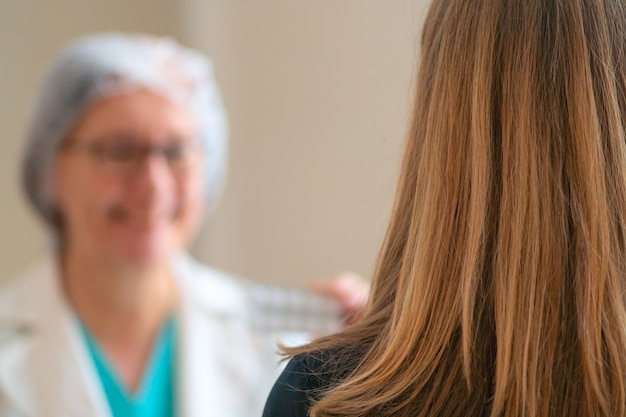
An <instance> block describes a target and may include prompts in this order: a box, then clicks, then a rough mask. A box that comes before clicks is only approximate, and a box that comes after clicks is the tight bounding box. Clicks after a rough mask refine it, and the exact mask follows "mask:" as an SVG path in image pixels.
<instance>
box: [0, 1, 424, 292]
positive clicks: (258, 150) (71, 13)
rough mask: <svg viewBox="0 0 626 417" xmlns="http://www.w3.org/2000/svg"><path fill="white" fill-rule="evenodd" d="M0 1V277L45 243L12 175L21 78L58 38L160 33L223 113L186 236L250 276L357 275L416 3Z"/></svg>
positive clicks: (392, 139)
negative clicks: (211, 73) (186, 51)
mask: <svg viewBox="0 0 626 417" xmlns="http://www.w3.org/2000/svg"><path fill="white" fill-rule="evenodd" d="M9 3H10V4H7V2H3V3H2V4H1V5H0V93H1V94H0V114H1V115H2V123H1V124H0V132H1V133H2V137H3V139H2V141H0V170H2V171H0V190H2V197H1V198H2V200H1V204H0V214H1V215H0V236H2V237H1V238H0V281H1V280H4V279H6V278H7V277H10V276H12V275H14V274H15V273H16V272H17V271H19V270H20V269H22V268H23V267H25V266H26V265H27V264H28V263H29V262H30V261H31V260H33V259H34V258H35V257H36V256H37V254H38V253H40V252H42V251H43V250H44V249H45V247H46V243H45V239H44V235H43V233H42V232H41V231H40V227H39V225H38V224H37V222H36V221H35V220H34V217H33V216H32V214H31V213H30V212H29V211H28V209H27V208H26V206H25V204H24V203H23V200H22V198H21V196H20V195H19V190H18V187H17V185H16V184H17V176H16V171H17V156H18V154H19V146H20V145H19V138H20V136H21V134H22V133H23V127H24V123H25V116H26V114H27V110H28V105H29V103H30V101H29V100H30V98H31V96H32V94H33V91H34V86H35V84H36V81H37V79H38V78H39V76H40V75H41V72H42V70H43V67H44V65H45V64H46V62H47V61H48V60H49V59H50V58H51V57H52V56H53V54H54V53H55V52H56V51H57V50H58V48H59V47H60V46H61V45H62V44H63V43H64V42H65V41H66V40H68V39H70V38H72V37H74V36H76V35H79V34H83V33H86V32H89V31H99V30H107V29H120V30H132V31H148V32H153V33H157V34H171V35H175V36H177V37H179V38H180V39H181V40H183V41H184V42H185V43H188V44H190V45H191V46H194V47H197V48H199V49H202V50H204V51H206V52H208V53H210V54H211V55H212V56H213V60H214V64H215V69H216V74H217V78H218V81H219V83H220V84H221V86H222V91H223V95H224V100H225V102H226V105H227V107H228V111H229V114H230V121H231V132H232V135H231V166H230V173H229V179H228V184H227V191H226V193H225V195H224V200H223V202H222V204H221V206H220V208H219V210H218V213H217V214H216V216H214V217H213V218H212V219H211V220H210V221H209V222H208V224H207V225H206V226H205V228H204V230H203V231H202V232H201V234H200V236H199V238H198V241H197V243H196V245H195V247H194V253H195V254H196V255H197V256H198V257H199V258H200V259H202V260H204V261H208V262H210V263H212V264H213V265H215V266H217V267H219V268H223V269H226V270H229V271H233V272H236V273H239V274H241V275H245V276H248V277H250V278H254V279H258V280H261V281H266V282H279V283H295V284H300V283H302V282H305V281H307V280H308V279H310V278H313V277H317V276H324V275H327V274H330V273H332V272H334V271H339V270H342V269H353V270H356V271H357V272H359V273H361V274H363V275H366V276H369V274H370V272H371V269H372V266H373V263H374V259H375V256H376V253H377V251H378V248H379V245H380V242H381V239H382V235H383V233H384V229H385V226H386V221H387V216H388V210H389V207H390V204H391V199H392V197H393V187H394V182H395V176H396V169H397V164H398V161H399V158H400V156H401V153H402V142H403V135H404V130H405V126H406V121H407V110H408V106H409V93H408V88H409V84H410V83H411V81H412V76H413V71H414V67H415V61H416V52H415V44H416V39H417V34H418V27H419V25H420V22H421V16H422V15H423V11H424V10H425V7H426V6H425V4H424V2H423V1H422V2H418V1H409V0H389V1H387V0H385V1H383V0H376V1H374V0H316V1H311V2H302V1H292V0H267V1H258V2H257V1H246V0H181V1H180V2H178V3H176V2H174V1H166V0H151V1H148V0H133V1H130V2H128V1H121V0H108V1H106V2H105V1H96V2H80V1H78V0H75V1H69V0H54V1H52V0H46V1H36V2H31V1H10V2H9Z"/></svg>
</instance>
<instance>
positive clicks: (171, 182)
mask: <svg viewBox="0 0 626 417" xmlns="http://www.w3.org/2000/svg"><path fill="white" fill-rule="evenodd" d="M36 104H37V106H36V108H35V110H34V113H33V117H32V120H31V123H30V131H29V134H28V137H27V139H26V146H25V158H24V164H23V180H24V182H23V183H24V187H25V190H26V193H27V196H28V198H29V201H30V202H31V203H32V205H33V206H34V208H35V209H36V211H37V212H38V214H39V215H40V216H41V217H42V218H43V219H44V220H45V222H46V224H47V226H48V227H49V229H50V231H51V233H52V235H53V239H54V252H53V253H51V255H50V256H49V258H48V259H46V260H45V261H43V262H41V263H40V264H39V265H37V266H36V267H34V268H33V269H32V270H31V271H29V272H28V273H26V274H25V275H24V276H23V277H21V278H20V279H18V280H15V281H14V282H12V283H11V284H10V285H9V286H8V287H6V288H5V289H3V290H2V291H1V292H0V416H2V417H8V416H11V417H18V416H20V417H27V416H28V417H35V416H41V417H43V416H46V417H68V416H77V417H78V416H81V417H82V416H94V417H109V416H115V417H121V416H137V417H138V416H152V417H156V416H186V417H193V416H207V415H215V416H242V417H248V416H251V415H255V414H256V415H258V414H260V413H261V410H262V404H263V400H264V397H265V396H266V393H267V392H268V391H269V389H270V388H271V383H272V381H273V380H274V378H275V376H276V373H275V368H276V363H277V361H276V359H275V354H274V351H275V341H276V336H277V334H278V333H280V334H283V333H284V332H285V330H290V331H301V330H307V331H308V330H311V331H323V330H324V329H323V327H324V325H325V324H329V325H332V323H333V322H334V323H337V322H336V321H335V320H334V319H333V315H334V313H333V310H332V308H329V305H328V303H326V302H325V301H323V300H321V299H319V298H317V299H316V298H311V297H310V296H307V295H306V294H304V293H303V292H298V291H295V290H294V291H285V290H280V289H273V288H268V287H261V286H254V285H252V284H249V283H245V282H243V281H240V280H236V279H234V278H233V277H230V276H228V275H226V274H223V273H221V272H218V271H215V270H213V269H210V268H207V267H205V266H203V265H200V264H198V263H196V262H195V261H194V260H193V259H192V258H191V257H190V256H189V255H187V254H186V252H185V248H186V247H187V246H188V245H189V243H190V241H191V239H192V238H193V235H194V233H195V232H196V230H197V229H198V225H199V223H200V221H201V218H202V216H203V214H204V213H205V212H206V211H207V210H208V211H211V210H212V209H213V207H214V206H215V204H216V202H217V199H218V195H219V193H220V189H221V186H222V181H223V175H224V170H225V165H226V137H227V131H226V130H227V129H226V117H225V113H224V110H223V108H222V103H221V98H220V95H219V91H218V89H217V86H216V85H215V83H214V81H213V76H212V72H211V66H210V63H209V62H208V60H207V59H206V58H205V57H204V56H202V55H201V54H199V53H197V52H194V51H191V50H188V49H185V48H182V47H180V46H178V45H177V44H175V43H174V42H173V41H170V40H166V39H157V38H152V37H147V36H129V35H121V34H104V35H96V36H91V37H87V38H84V39H80V40H78V41H77V42H75V43H73V44H71V45H70V46H69V47H68V48H67V49H65V50H64V51H63V53H62V54H61V55H60V56H59V57H58V59H57V60H56V62H55V63H54V64H53V65H52V67H51V68H50V70H49V71H48V73H47V75H46V78H45V79H44V81H43V85H42V87H41V90H40V92H39V96H38V99H37V103H36ZM342 288H343V287H342ZM335 289H337V288H335ZM326 290H327V291H328V290H329V288H326ZM339 292H341V288H339ZM345 295H346V293H345V291H344V292H343V296H345ZM290 297H291V298H293V297H297V299H295V300H294V299H291V298H290ZM336 298H340V297H339V296H337V297H336ZM348 298H349V297H348ZM348 298H345V299H348ZM307 303H308V304H307ZM346 305H347V304H346ZM287 307H289V308H291V309H297V311H296V313H297V314H298V316H297V317H301V318H302V319H304V320H305V321H306V320H308V321H309V322H313V323H315V322H316V319H317V322H318V324H320V325H321V327H319V326H316V325H313V326H312V327H310V328H307V327H306V326H305V325H304V323H303V322H302V323H298V322H297V319H294V318H293V317H292V316H290V314H289V313H290V310H289V309H288V308H287ZM325 308H329V309H328V310H325ZM311 319H312V320H311ZM281 320H282V322H281ZM293 321H296V322H295V323H292V322H293Z"/></svg>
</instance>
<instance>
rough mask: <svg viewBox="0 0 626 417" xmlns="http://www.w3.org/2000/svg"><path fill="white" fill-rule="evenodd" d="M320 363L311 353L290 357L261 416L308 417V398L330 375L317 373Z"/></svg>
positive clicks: (325, 383)
mask: <svg viewBox="0 0 626 417" xmlns="http://www.w3.org/2000/svg"><path fill="white" fill-rule="evenodd" d="M322 364H323V362H322V360H320V359H319V358H316V357H313V356H311V355H306V356H305V355H299V356H296V357H294V358H293V359H291V361H289V363H288V364H287V367H286V368H285V370H284V371H283V373H282V374H281V375H280V377H278V380H277V381H276V383H275V384H274V388H272V391H271V392H270V395H269V397H268V398H267V402H266V403H265V409H264V410H263V417H308V416H309V408H310V407H311V400H314V399H315V398H317V394H319V391H320V389H323V388H325V387H327V385H328V380H329V378H330V376H329V375H328V374H322V373H320V372H319V370H320V369H321V368H322Z"/></svg>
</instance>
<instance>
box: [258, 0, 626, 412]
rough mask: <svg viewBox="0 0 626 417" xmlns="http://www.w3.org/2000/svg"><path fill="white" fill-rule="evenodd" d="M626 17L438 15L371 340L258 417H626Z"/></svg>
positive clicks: (577, 4) (611, 5) (474, 11)
mask: <svg viewBox="0 0 626 417" xmlns="http://www.w3.org/2000/svg"><path fill="white" fill-rule="evenodd" d="M625 129H626V2H624V1H623V0H554V1H546V0H435V1H434V2H433V4H432V6H431V8H430V11H429V14H428V17H427V19H426V22H425V27H424V32H423V36H422V43H421V62H420V68H419V73H418V77H417V82H416V92H415V106H414V109H413V121H412V125H411V128H410V130H409V132H408V138H407V144H406V153H405V158H404V162H403V166H402V170H401V175H400V185H399V189H398V192H397V197H396V203H395V209H394V214H393V217H392V221H391V224H390V226H389V229H388V233H387V237H386V241H385V243H384V245H383V248H382V251H381V254H380V258H379V262H378V268H377V271H376V273H375V276H374V281H373V283H372V294H371V299H370V305H369V311H368V314H367V316H366V318H365V319H364V321H363V322H361V323H360V324H358V325H356V326H354V327H351V328H349V329H346V330H345V331H344V332H342V333H340V334H338V335H336V336H333V337H329V338H323V339H321V340H318V341H317V342H315V343H313V344H311V345H309V346H306V347H304V348H301V349H295V350H290V351H288V352H289V353H291V354H297V356H296V357H295V358H294V359H293V360H292V361H291V362H290V364H289V365H288V367H287V369H286V370H285V371H284V373H283V374H282V376H281V377H280V378H279V380H278V382H277V383H276V385H275V386H274V389H273V391H272V393H271V394H270V397H269V400H268V402H267V404H266V408H265V414H264V415H265V416H266V417H269V416H278V415H289V416H294V417H295V416H308V415H310V416H316V417H330V416H333V417H338V416H377V417H382V416H396V417H397V416H407V417H408V416H411V417H419V416H492V417H495V416H510V417H522V416H568V417H572V416H624V415H626V263H625V260H626V135H625Z"/></svg>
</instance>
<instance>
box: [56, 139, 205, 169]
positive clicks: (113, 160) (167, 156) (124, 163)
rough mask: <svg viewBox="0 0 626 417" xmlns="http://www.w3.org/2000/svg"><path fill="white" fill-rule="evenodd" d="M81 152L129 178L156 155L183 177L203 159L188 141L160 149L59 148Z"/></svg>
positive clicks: (116, 143)
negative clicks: (148, 159) (144, 162)
mask: <svg viewBox="0 0 626 417" xmlns="http://www.w3.org/2000/svg"><path fill="white" fill-rule="evenodd" d="M63 149H64V150H74V151H80V152H85V153H87V154H89V155H91V156H93V157H95V158H96V159H97V160H98V161H99V162H100V164H101V167H102V168H103V169H105V170H106V171H107V172H110V173H113V174H120V175H130V174H133V173H135V172H137V170H138V168H139V167H141V165H142V163H143V161H144V160H145V159H146V158H147V157H150V156H153V155H160V156H162V157H163V159H164V160H165V162H167V165H168V167H169V168H170V170H171V172H172V173H173V174H177V175H185V174H188V173H190V172H191V171H192V170H193V169H195V168H196V167H197V166H198V165H199V164H200V162H201V160H202V157H203V152H202V149H201V148H200V147H199V146H198V145H197V144H196V143H193V142H191V141H176V142H171V143H167V144H163V145H157V144H138V143H137V141H134V140H107V141H91V142H87V141H84V142H81V141H70V142H69V143H68V144H67V145H66V146H64V148H63Z"/></svg>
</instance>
